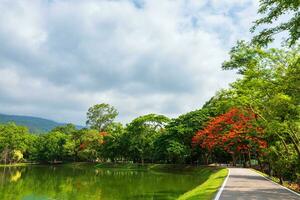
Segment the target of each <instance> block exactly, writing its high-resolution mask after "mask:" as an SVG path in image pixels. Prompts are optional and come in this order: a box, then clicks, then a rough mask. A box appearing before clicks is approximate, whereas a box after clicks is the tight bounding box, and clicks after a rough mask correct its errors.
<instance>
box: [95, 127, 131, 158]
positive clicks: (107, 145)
mask: <svg viewBox="0 0 300 200" xmlns="http://www.w3.org/2000/svg"><path fill="white" fill-rule="evenodd" d="M106 131H107V132H106V133H103V137H104V138H103V144H102V147H101V156H102V157H103V158H104V159H110V160H111V161H116V160H120V159H122V158H123V157H126V156H125V155H126V153H125V152H126V151H127V148H126V145H123V144H124V141H123V139H124V133H125V129H124V127H123V125H122V124H121V123H112V124H110V125H109V126H108V127H107V130H106Z"/></svg>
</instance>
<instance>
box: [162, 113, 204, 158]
mask: <svg viewBox="0 0 300 200" xmlns="http://www.w3.org/2000/svg"><path fill="white" fill-rule="evenodd" d="M208 120H209V110H208V109H199V110H195V111H191V112H188V113H186V114H183V115H180V116H179V117H178V118H175V119H172V120H171V121H170V122H169V123H168V125H167V126H166V134H164V135H162V136H160V138H159V140H158V141H157V143H156V151H157V153H156V156H157V157H158V158H160V160H166V161H168V162H172V163H191V162H193V161H195V160H196V159H197V157H198V154H197V152H195V151H194V152H193V151H192V145H191V140H192V137H193V136H194V135H195V132H196V131H197V130H199V128H202V127H203V125H204V123H205V122H207V121H208Z"/></svg>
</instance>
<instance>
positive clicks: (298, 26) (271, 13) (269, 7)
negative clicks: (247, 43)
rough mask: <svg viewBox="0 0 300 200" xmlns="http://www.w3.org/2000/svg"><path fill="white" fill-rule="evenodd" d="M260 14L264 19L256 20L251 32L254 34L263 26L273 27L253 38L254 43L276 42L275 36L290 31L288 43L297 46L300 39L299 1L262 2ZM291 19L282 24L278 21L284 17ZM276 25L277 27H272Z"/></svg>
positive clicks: (264, 0)
mask: <svg viewBox="0 0 300 200" xmlns="http://www.w3.org/2000/svg"><path fill="white" fill-rule="evenodd" d="M259 2H260V5H259V9H258V13H259V14H261V15H262V16H263V17H262V18H260V19H258V20H256V21H255V24H254V26H253V27H252V28H251V31H252V32H254V31H255V30H256V29H258V27H261V26H263V25H267V26H271V27H268V28H264V29H263V30H262V31H260V33H259V34H258V35H257V36H255V37H254V38H253V42H254V43H258V44H262V45H266V44H268V43H270V42H271V41H273V40H274V35H276V34H278V33H280V32H282V31H288V33H289V36H288V38H287V41H288V42H289V44H290V45H293V44H295V43H296V42H297V41H298V40H299V37H300V1H299V0H284V1H282V0H260V1H259ZM284 15H285V17H289V16H290V17H289V19H288V20H287V21H286V22H282V23H280V24H278V23H276V22H277V20H278V19H279V18H280V17H282V16H284ZM273 24H275V26H272V25H273Z"/></svg>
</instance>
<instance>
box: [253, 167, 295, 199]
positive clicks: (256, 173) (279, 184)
mask: <svg viewBox="0 0 300 200" xmlns="http://www.w3.org/2000/svg"><path fill="white" fill-rule="evenodd" d="M251 170H252V171H253V172H255V173H256V174H258V175H259V176H261V177H263V178H264V179H266V180H268V181H270V182H272V183H275V184H276V185H279V186H280V187H282V188H284V189H286V190H288V191H290V192H292V193H293V194H295V195H297V196H299V197H300V194H299V193H298V192H295V191H293V190H291V189H289V188H287V187H285V186H283V185H280V184H279V183H276V182H275V181H273V180H271V179H269V178H268V177H265V176H263V175H262V174H260V173H258V172H257V171H256V170H254V169H252V168H251Z"/></svg>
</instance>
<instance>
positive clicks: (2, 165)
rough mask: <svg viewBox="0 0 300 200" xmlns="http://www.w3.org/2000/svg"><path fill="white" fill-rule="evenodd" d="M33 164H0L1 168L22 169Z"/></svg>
mask: <svg viewBox="0 0 300 200" xmlns="http://www.w3.org/2000/svg"><path fill="white" fill-rule="evenodd" d="M32 164H33V163H14V164H6V165H5V164H0V167H22V166H28V165H32Z"/></svg>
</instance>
